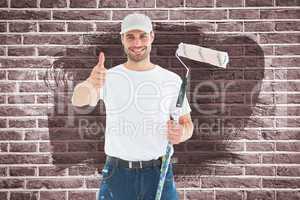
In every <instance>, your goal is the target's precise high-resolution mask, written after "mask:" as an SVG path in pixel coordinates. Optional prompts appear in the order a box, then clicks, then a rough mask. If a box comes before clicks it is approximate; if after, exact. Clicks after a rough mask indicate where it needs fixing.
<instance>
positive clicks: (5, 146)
mask: <svg viewBox="0 0 300 200" xmlns="http://www.w3.org/2000/svg"><path fill="white" fill-rule="evenodd" d="M0 152H8V144H5V143H0Z"/></svg>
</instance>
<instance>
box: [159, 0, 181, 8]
mask: <svg viewBox="0 0 300 200" xmlns="http://www.w3.org/2000/svg"><path fill="white" fill-rule="evenodd" d="M183 6H184V1H183V0H156V7H158V8H173V7H183Z"/></svg>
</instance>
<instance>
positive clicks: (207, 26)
mask: <svg viewBox="0 0 300 200" xmlns="http://www.w3.org/2000/svg"><path fill="white" fill-rule="evenodd" d="M168 26H169V27H168ZM164 28H165V29H168V28H169V31H172V32H173V31H179V32H183V31H182V29H184V26H183V25H180V24H179V23H178V26H177V27H176V25H175V26H173V27H172V25H171V24H168V25H167V24H164ZM185 31H186V32H189V33H190V32H200V33H202V32H214V31H215V23H209V22H188V23H186V25H185Z"/></svg>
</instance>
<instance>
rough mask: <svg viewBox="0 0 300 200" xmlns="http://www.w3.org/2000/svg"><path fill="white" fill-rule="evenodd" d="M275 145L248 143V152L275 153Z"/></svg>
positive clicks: (269, 143)
mask: <svg viewBox="0 0 300 200" xmlns="http://www.w3.org/2000/svg"><path fill="white" fill-rule="evenodd" d="M274 150H275V144H274V143H271V142H246V151H274Z"/></svg>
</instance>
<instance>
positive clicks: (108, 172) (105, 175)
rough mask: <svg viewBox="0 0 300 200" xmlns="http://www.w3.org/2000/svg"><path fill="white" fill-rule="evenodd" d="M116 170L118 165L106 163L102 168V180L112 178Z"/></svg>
mask: <svg viewBox="0 0 300 200" xmlns="http://www.w3.org/2000/svg"><path fill="white" fill-rule="evenodd" d="M115 171H116V167H115V166H114V165H112V164H109V163H105V164H104V167H103V169H102V181H108V180H109V179H111V178H112V177H113V175H114V173H115Z"/></svg>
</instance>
